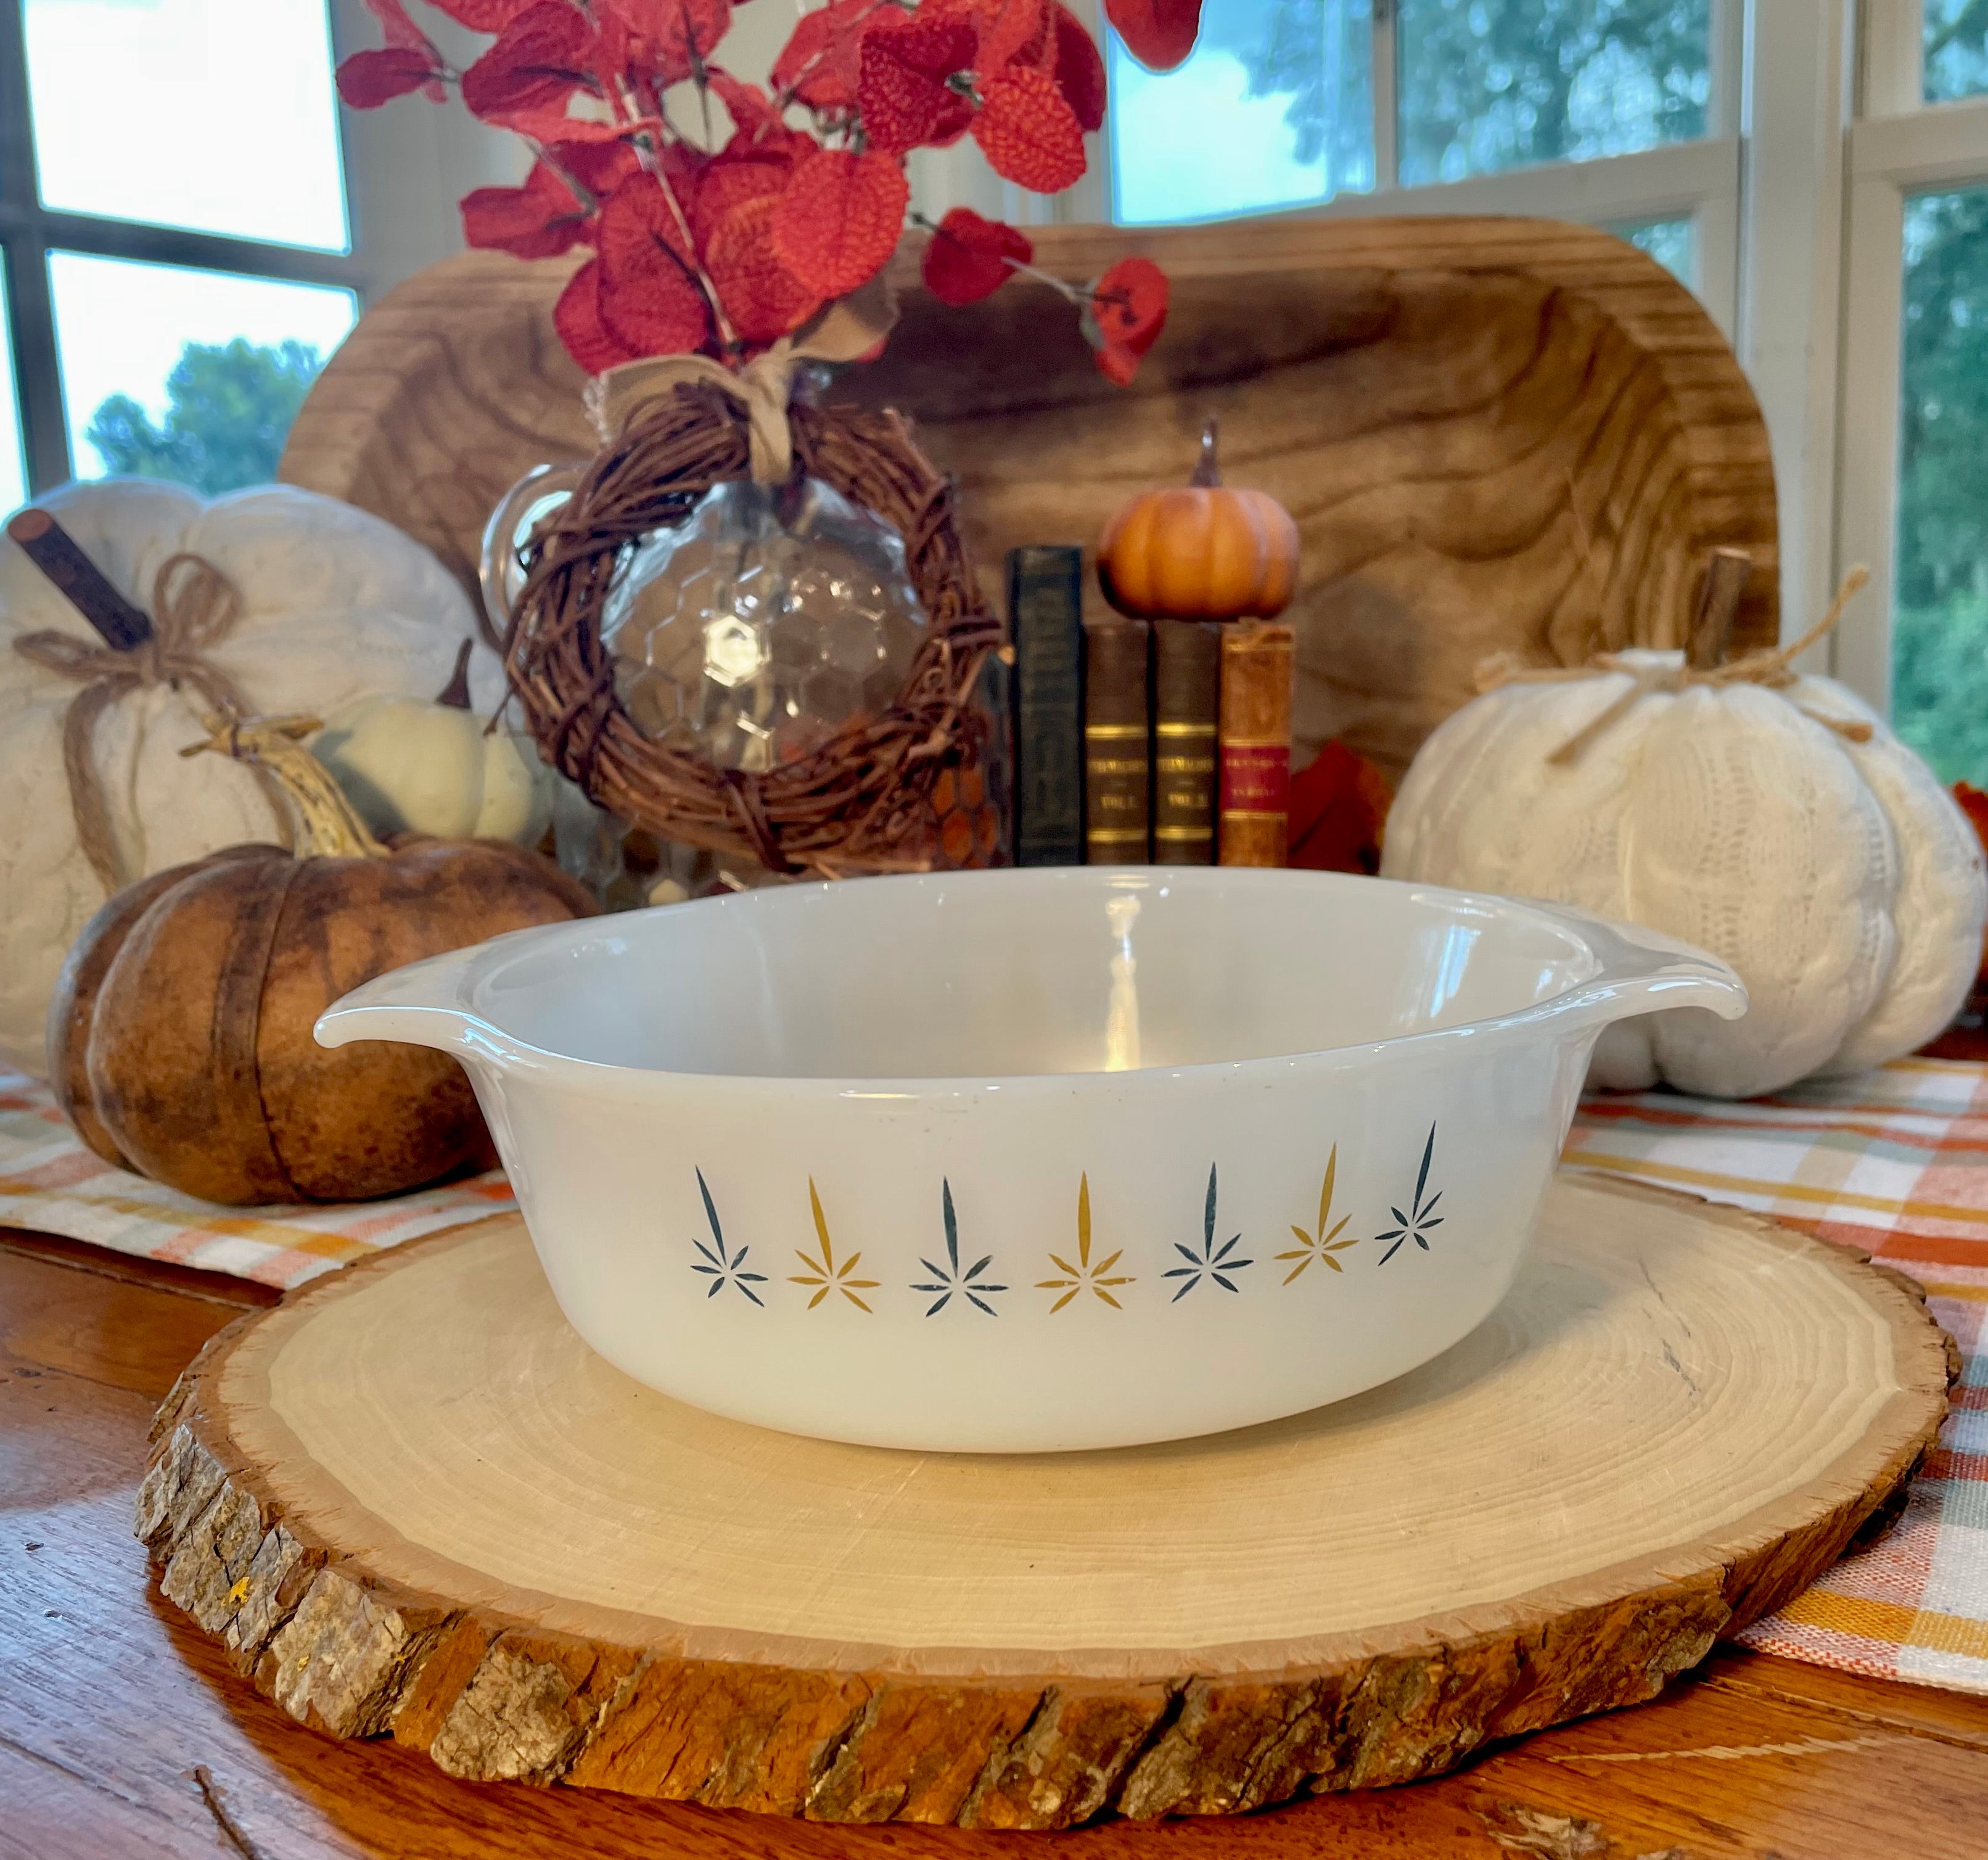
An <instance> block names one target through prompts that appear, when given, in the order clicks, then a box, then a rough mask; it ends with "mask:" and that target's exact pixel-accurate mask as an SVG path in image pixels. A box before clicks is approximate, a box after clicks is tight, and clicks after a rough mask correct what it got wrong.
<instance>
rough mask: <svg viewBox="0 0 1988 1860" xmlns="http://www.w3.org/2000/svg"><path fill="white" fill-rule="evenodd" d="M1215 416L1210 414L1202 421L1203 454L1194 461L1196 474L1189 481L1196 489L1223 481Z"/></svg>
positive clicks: (1205, 488)
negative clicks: (1217, 451)
mask: <svg viewBox="0 0 1988 1860" xmlns="http://www.w3.org/2000/svg"><path fill="white" fill-rule="evenodd" d="M1216 437H1217V435H1216V431H1215V416H1214V414H1209V416H1208V418H1206V419H1205V421H1202V428H1201V456H1200V457H1199V458H1197V459H1196V460H1195V462H1194V475H1193V476H1192V478H1190V479H1188V481H1187V482H1188V484H1189V485H1192V486H1193V487H1194V489H1196V490H1200V491H1205V490H1209V489H1212V487H1213V486H1215V485H1219V484H1220V483H1221V482H1222V468H1221V465H1220V462H1219V460H1218V459H1217V458H1215V439H1216Z"/></svg>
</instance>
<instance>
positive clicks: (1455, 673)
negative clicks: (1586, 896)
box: [281, 216, 1815, 775]
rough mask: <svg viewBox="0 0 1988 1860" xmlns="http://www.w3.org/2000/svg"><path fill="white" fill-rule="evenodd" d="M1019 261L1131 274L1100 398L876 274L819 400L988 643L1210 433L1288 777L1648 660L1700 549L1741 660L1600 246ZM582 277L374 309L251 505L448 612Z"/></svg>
mask: <svg viewBox="0 0 1988 1860" xmlns="http://www.w3.org/2000/svg"><path fill="white" fill-rule="evenodd" d="M1035 238H1036V263H1037V264H1038V265H1042V266H1043V267H1044V268H1045V269H1047V270H1049V271H1051V272H1055V273H1057V275H1059V276H1063V277H1066V278H1070V279H1079V280H1088V279H1092V278H1095V277H1096V276H1098V275H1099V274H1100V272H1103V271H1104V269H1105V268H1106V267H1107V265H1110V264H1111V263H1112V262H1114V261H1115V260H1116V259H1120V258H1121V257H1124V255H1127V254H1128V253H1131V252H1143V253H1147V254H1149V255H1151V256H1152V257H1154V258H1155V259H1158V261H1159V262H1161V264H1162V265H1165V268H1166V270H1167V272H1168V276H1169V277H1170V278H1171V280H1172V291H1173V299H1172V308H1171V312H1170V313H1169V316H1168V322H1167V327H1166V330H1165V333H1164V334H1163V335H1162V336H1161V338H1160V340H1159V343H1158V346H1157V347H1155V349H1154V350H1153V352H1152V353H1151V356H1149V357H1148V358H1147V360H1146V362H1145V364H1144V367H1142V368H1141V371H1140V374H1139V377H1138V380H1136V381H1135V382H1134V384H1133V385H1132V387H1131V388H1129V389H1121V388H1117V387H1113V386H1112V385H1111V384H1110V383H1109V382H1107V380H1105V379H1104V377H1103V376H1102V375H1100V374H1099V373H1098V372H1097V367H1096V366H1095V365H1094V363H1093V362H1092V360H1091V357H1090V351H1089V350H1088V349H1087V348H1086V347H1085V346H1084V340H1083V338H1082V336H1081V335H1080V333H1079V332H1078V329H1077V314H1076V312H1075V311H1074V310H1073V309H1072V308H1071V306H1070V305H1069V304H1068V303H1066V302H1065V301H1064V300H1063V299H1062V298H1061V297H1059V296H1057V295H1055V294H1054V293H1053V292H1051V291H1050V290H1049V289H1046V287H1043V286H1032V285H1029V284H1028V283H1027V282H1026V281H1023V282H1017V283H1010V284H1009V285H1007V286H1004V287H1003V288H1002V289H1001V290H999V291H998V292H996V293H995V295H994V296H992V297H990V298H989V299H986V301H985V302H984V303H979V304H976V305H974V306H972V307H970V308H969V309H948V308H947V307H946V306H945V305H943V304H942V303H938V302H937V301H936V300H935V299H933V298H931V297H930V296H928V295H927V294H926V293H925V292H924V291H923V290H922V289H920V288H918V286H917V282H916V278H917V272H916V267H915V261H914V255H911V254H910V253H907V255H905V256H904V258H902V259H901V261H900V272H901V276H902V277H903V279H904V283H905V286H906V289H905V294H904V316H903V319H902V320H901V322H900V323H899V324H898V328H897V330H896V332H895V333H894V334H893V336H892V337H891V343H890V347H889V348H888V349H887V350H886V352H885V353H884V358H883V360H881V362H878V363H877V364H874V366H871V367H865V368H858V369H854V370H850V372H849V373H848V374H846V375H845V376H844V377H843V378H842V379H841V380H839V381H838V382H837V384H836V385H835V387H833V389H832V390H831V397H833V398H835V399H837V400H856V401H862V402H864V404H868V405H872V406H891V407H896V408H901V409H902V410H903V411H904V412H905V413H908V414H910V415H911V416H912V418H914V420H915V421H916V422H917V425H918V435H919V439H920V442H921V444H922V445H924V446H925V449H926V450H927V451H928V452H929V453H930V454H931V456H932V458H934V459H935V461H936V462H938V464H939V465H942V466H943V467H945V468H946V469H947V470H948V471H950V472H952V473H954V474H955V476H957V478H958V480H959V482H960V486H961V490H962V517H963V521H964V522H965V526H966V532H967V538H968V541H969V545H970V546H971V547H972V550H973V553H974V555H975V560H976V561H977V563H978V564H979V570H980V573H981V575H982V580H983V582H984V583H986V587H987V589H988V592H989V597H990V599H992V600H994V601H995V602H996V605H997V609H998V607H999V601H1000V590H999V575H1000V569H1001V563H1002V557H1003V555H1004V553H1005V552H1006V550H1008V549H1009V548H1011V547H1012V546H1014V545H1015V544H1016V543H1053V542H1068V543H1085V544H1090V543H1095V542H1096V540H1097V536H1098V533H1099V532H1100V530H1101V529H1103V527H1104V522H1105V519H1106V518H1107V517H1108V516H1110V515H1111V512H1112V511H1113V510H1114V509H1116V508H1117V506H1118V505H1119V503H1120V502H1121V501H1122V500H1123V499H1124V498H1125V497H1126V495H1128V493H1130V492H1132V491H1134V490H1144V489H1148V488H1149V487H1151V486H1152V485H1155V484H1161V483H1171V482H1184V481H1185V478H1186V475H1187V473H1188V469H1189V468H1190V467H1191V466H1192V463H1193V461H1194V454H1195V439H1196V436H1197V435H1198V434H1199V431H1200V430H1201V424H1202V419H1203V418H1204V417H1205V415H1207V414H1210V413H1215V414H1219V415H1220V416H1221V418H1222V426H1223V431H1224V435H1225V445H1224V450H1225V455H1226V460H1227V464H1228V468H1229V472H1230V475H1232V478H1233V479H1235V481H1236V482H1238V483H1240V484H1247V485H1256V486H1259V487H1260V488H1261V489H1264V490H1267V491H1270V492H1275V493H1276V495H1277V496H1278V497H1280V498H1281V499H1283V502H1285V503H1286V505H1288V506H1290V509H1291V510H1292V511H1293V512H1294V513H1295V514H1296V516H1297V519H1298V524H1299V527H1300V530H1301V531H1302V533H1303V565H1302V572H1301V575H1300V587H1299V590H1298V596H1297V601H1296V603H1295V604H1294V606H1293V609H1292V613H1291V617H1292V619H1293V621H1294V622H1295V624H1296V625H1297V629H1298V658H1299V672H1298V691H1297V712H1296V721H1295V726H1294V727H1295V732H1296V736H1297V742H1298V746H1299V749H1300V754H1301V755H1302V754H1303V753H1305V752H1308V751H1309V750H1310V749H1315V748H1316V747H1317V745H1318V744H1319V743H1320V742H1323V741H1324V739H1327V737H1330V736H1344V738H1345V739H1346V740H1347V741H1348V742H1351V744H1352V746H1354V748H1355V749H1359V750H1361V752H1364V753H1365V754H1368V755H1370V756H1374V758H1376V759H1378V761H1379V762H1380V763H1381V765H1382V766H1383V767H1384V768H1385V769H1388V772H1389V773H1391V774H1396V775H1398V773H1400V772H1401V769H1404V768H1405V767H1406V766H1407V764H1408V758H1409V757H1410V756H1412V755H1413V754H1414V752H1415V747H1416V746H1417V745H1418V743H1419V742H1421V741H1422V738H1423V737H1424V736H1427V735H1428V732H1429V731H1430V730H1432V729H1434V728H1435V725H1437V724H1438V723H1439V722H1442V719H1444V718H1445V717H1446V716H1448V715H1449V713H1450V712H1452V711H1453V710H1455V708H1457V707H1458V706H1459V705H1461V704H1462V703H1463V702H1466V700H1467V699H1468V698H1470V697H1471V696H1472V695H1474V693H1475V686H1474V685H1473V683H1472V671H1474V669H1475V668H1476V665H1477V664H1478V662H1479V661H1480V660H1481V659H1483V658H1486V656H1488V655H1489V654H1493V653H1495V652H1499V651H1516V652H1519V653H1521V654H1523V655H1525V656H1526V657H1527V658H1530V659H1532V660H1533V661H1537V662H1539V663H1541V664H1552V663H1555V662H1558V663H1562V664H1569V665H1571V664H1577V663H1578V662H1579V661H1581V660H1582V659H1584V658H1586V657H1587V655H1588V654H1590V653H1591V652H1592V651H1595V650H1596V649H1597V648H1611V649H1612V648H1617V647H1621V646H1626V645H1645V646H1662V645H1681V644H1683V642H1684V639H1685V633H1686V631H1688V628H1689V621H1690V617H1691V608H1692V600H1694V598H1695V596H1696V587H1697V583H1698V578H1699V575H1700V574H1701V573H1702V569H1703V566H1704V563H1705V561H1706V556H1707V554H1708V552H1709V550H1711V549H1712V547H1713V546H1714V545H1716V544H1726V545H1729V546H1735V547H1738V548H1741V549H1744V550H1746V551H1747V552H1748V553H1750V555H1751V556H1753V562H1754V566H1755V571H1756V572H1755V573H1754V576H1753V580H1752V581H1751V582H1750V584H1749V586H1748V587H1747V590H1746V595H1745V598H1744V600H1743V601H1742V603H1741V605H1740V609H1739V617H1738V620H1737V622H1736V625H1735V627H1734V631H1733V647H1734V650H1735V651H1743V650H1745V649H1746V648H1750V647H1753V646H1758V645H1761V644H1773V641H1774V639H1775V637H1776V629H1777V624H1778V623H1777V610H1776V580H1777V556H1776V546H1775V530H1774V485H1773V467H1772V465H1771V463H1770V459H1769V456H1768V451H1767V429H1766V428H1765V427H1764V426H1763V424H1762V423H1761V419H1760V408H1759V407H1758V405H1757V404H1756V402H1755V401H1754V398H1753V391H1752V390H1751V389H1750V387H1748V386H1747V384H1746V377H1744V376H1743V374H1741V372H1740V370H1739V363H1738V361H1737V360H1736V359H1735V358H1734V357H1733V352H1732V350H1731V349H1730V348H1729V347H1727V345H1726V340H1725V338H1724V337H1723V336H1721V335H1720V334H1719V331H1718V330H1717V328H1716V326H1714V325H1713V323H1712V320H1711V319H1710V318H1709V317H1708V316H1706V313H1705V312H1704V311H1703V310H1702V309H1701V308H1700V307H1699V304H1698V303H1697V301H1696V299H1694V298H1693V297H1692V295H1691V293H1689V291H1687V290H1686V289H1685V288H1684V286H1682V285H1681V284H1680V283H1679V282H1678V281H1677V280H1676V279H1675V278H1674V277H1672V276H1671V274H1670V273H1669V272H1667V271H1665V269H1663V267H1662V265H1658V264H1657V263H1656V262H1655V260H1653V259H1649V258H1648V257H1646V256H1645V255H1644V254H1643V253H1641V252H1638V251H1637V250H1636V249H1635V248H1634V247H1633V246H1631V245H1625V244H1624V243H1623V242H1621V240H1620V239H1617V238H1611V236H1610V235H1608V234H1607V233H1605V232H1600V231H1598V230H1597V229H1596V228H1594V227H1591V226H1574V225H1561V224H1559V223H1557V222H1550V221H1543V220H1521V219H1381V218H1374V219H1320V218H1307V217H1303V216H1292V217H1289V218H1278V219H1272V220H1261V221H1254V222H1242V223H1237V224H1232V225H1220V226H1204V227H1193V228H1177V229H1174V230H1170V231H1154V230H1139V231H1134V230H1121V229H1117V228H1110V227H1099V226H1062V227H1045V228H1040V229H1038V230H1037V231H1036V234H1035ZM580 256H583V255H575V259H573V260H565V259H554V260H547V261H546V262H543V263H541V264H537V265H526V264H522V263H520V262H519V261H518V260H516V259H512V258H509V257H506V256H505V255H504V254H502V253H501V252H468V253H465V254H463V255H460V256H458V257H456V258H452V259H447V260H445V261H444V262H442V263H441V264H440V265H434V266H433V267H431V269H428V270H427V271H424V272H421V273H419V274H418V275H417V276H414V277H413V278H411V279H408V281H407V282H406V283H404V284H403V285H401V286H400V287H399V288H398V289H396V290H394V291H391V292H390V293H388V294H387V296H385V297H384V298H383V299H381V300H380V303H378V304H377V305H376V306H374V307H373V308H372V309H370V310H368V311H367V313H366V315H365V316H363V318H361V319H360V323H359V326H358V328H357V330H355V331H354V332H353V335H352V336H351V337H350V340H348V341H347V343H346V344H345V346H344V347H343V348H342V349H341V350H340V351H339V352H338V353H337V354H336V355H335V356H334V357H333V358H332V360H331V361H330V364H329V365H328V366H327V367H326V369H325V370H324V373H323V374H322V375H321V376H320V377H319V379H318V381H317V384H316V386H315V387H313V389H312V391H311V394H310V397H309V399H308V400H306V401H305V403H304V406H303V411H302V412H301V413H300V414H299V415H298V417H297V421H296V425H295V426H294V427H292V429H291V432H290V438H289V448H288V449H287V450H286V451H285V453H284V455H283V461H282V469H281V475H282V476H283V477H284V478H285V479H288V480H289V482H292V483H293V484H299V485H308V486H309V487H310V488H311V489H313V490H317V491H323V492H329V493H330V495H333V496H334V497H342V498H344V499H347V500H348V501H350V502H353V503H355V504H359V505H361V506H363V507H364V508H365V509H368V510H372V511H374V512H378V513H379V514H380V515H381V516H384V517H386V518H387V519H388V520H389V521H390V522H394V523H397V524H398V525H399V526H401V528H402V529H406V530H407V531H408V532H409V533H411V534H412V535H414V536H418V538H419V539H421V541H422V542H424V543H427V544H428V546H430V547H431V548H433V549H434V550H437V551H438V553H440V554H441V557H442V559H443V560H445V561H446V562H447V563H449V565H450V566H451V567H453V568H454V569H455V570H456V571H457V572H458V573H459V574H461V575H462V577H464V578H465V580H471V579H472V578H473V577H472V566H473V564H474V563H475V560H476V555H477V545H478V538H479V536H481V534H482V529H483V524H484V520H485V518H486V517H487V516H489V512H490V510H491V508H492V506H493V505H494V504H495V502H496V500H497V499H498V497H499V495H500V494H501V493H502V492H503V491H504V490H505V488H506V487H507V486H508V485H509V484H510V483H511V482H512V479H515V478H516V477H517V476H518V475H519V473H521V472H523V471H525V470H526V468H528V467H529V466H531V465H536V464H539V463H540V462H550V461H553V460H556V459H560V458H576V457H578V458H583V457H585V456H586V455H587V454H589V453H590V452H591V451H593V445H594V439H593V433H592V431H591V429H590V428H589V426H588V424H587V420H586V418H585V417H584V415H583V413H582V411H581V406H580V390H581V388H582V386H583V377H582V376H581V374H580V370H579V369H578V368H577V367H576V366H575V365H574V364H573V363H572V362H571V361H570V360H568V359H567V357H566V355H565V353H563V351H562V350H560V347H559V344H558V342H557V340H556V338H555V337H554V336H553V331H552V306H553V299H555V298H556V296H557V295H558V293H559V291H560V287H561V286H563V284H564V282H565V281H566V277H567V276H568V275H569V273H570V269H571V266H572V264H573V262H577V259H578V257H580ZM1090 599H1091V600H1092V601H1093V602H1094V603H1095V602H1097V600H1098V597H1097V592H1096V590H1095V588H1093V589H1092V590H1091V592H1090ZM1814 617H1815V616H1814V615H1804V616H1800V618H1801V619H1803V620H1804V621H1807V620H1809V619H1812V618H1814Z"/></svg>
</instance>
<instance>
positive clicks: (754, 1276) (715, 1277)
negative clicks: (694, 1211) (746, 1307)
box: [691, 1169, 766, 1309]
mask: <svg viewBox="0 0 1988 1860" xmlns="http://www.w3.org/2000/svg"><path fill="white" fill-rule="evenodd" d="M697 1192H698V1194H700V1195H702V1196H703V1197H704V1216H705V1219H706V1220H708V1221H709V1222H710V1223H711V1239H712V1244H711V1246H705V1243H703V1241H702V1240H700V1239H692V1240H691V1245H692V1246H695V1248H696V1249H697V1250H698V1252H699V1253H702V1255H703V1256H704V1262H705V1263H703V1264H702V1265H693V1266H691V1271H692V1272H694V1273H703V1274H705V1277H707V1278H708V1279H709V1280H711V1286H710V1289H709V1290H707V1291H706V1292H705V1294H704V1295H705V1297H707V1298H715V1297H717V1296H718V1294H719V1293H720V1292H722V1291H723V1290H725V1287H727V1286H728V1285H729V1286H732V1287H735V1288H736V1289H737V1290H739V1291H742V1292H743V1293H744V1294H745V1296H746V1297H749V1299H751V1300H752V1302H753V1303H754V1304H756V1305H759V1307H761V1308H762V1309H764V1308H765V1304H766V1300H764V1299H762V1297H760V1296H759V1294H758V1293H757V1292H756V1291H755V1290H753V1289H752V1287H754V1286H756V1285H764V1284H765V1283H766V1274H765V1273H752V1272H748V1271H746V1270H745V1256H746V1254H747V1253H750V1252H751V1251H752V1247H751V1246H750V1245H747V1246H742V1247H740V1248H739V1250H738V1251H737V1252H736V1253H732V1254H731V1255H730V1256H727V1255H726V1253H725V1230H724V1229H723V1228H722V1227H720V1226H718V1209H717V1206H716V1204H715V1203H714V1202H712V1199H711V1189H710V1188H709V1186H708V1185H707V1183H706V1182H705V1179H704V1171H703V1170H702V1169H699V1170H698V1172H697ZM714 1248H715V1251H714V1250H713V1249H714Z"/></svg>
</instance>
